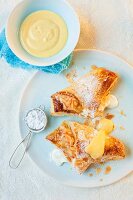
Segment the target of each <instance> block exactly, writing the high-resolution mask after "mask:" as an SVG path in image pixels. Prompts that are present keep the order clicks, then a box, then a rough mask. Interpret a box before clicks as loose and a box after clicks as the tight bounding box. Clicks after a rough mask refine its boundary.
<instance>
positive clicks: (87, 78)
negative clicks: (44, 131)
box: [51, 67, 118, 118]
mask: <svg viewBox="0 0 133 200" xmlns="http://www.w3.org/2000/svg"><path fill="white" fill-rule="evenodd" d="M117 80H118V75H117V74H116V73H114V72H112V71H110V70H107V69H105V68H98V67H95V68H92V69H91V71H90V72H89V73H88V74H86V75H84V76H82V77H81V78H79V79H78V80H77V81H75V82H73V83H72V84H71V86H70V87H68V88H66V89H64V90H62V91H59V92H56V93H55V94H53V95H52V96H51V114H52V115H54V116H62V115H70V114H71V115H79V116H83V117H91V118H94V117H96V116H100V115H101V114H102V113H103V111H104V109H105V104H106V102H105V101H106V98H107V96H108V94H109V93H110V91H111V89H112V88H113V87H114V85H115V84H116V82H117Z"/></svg>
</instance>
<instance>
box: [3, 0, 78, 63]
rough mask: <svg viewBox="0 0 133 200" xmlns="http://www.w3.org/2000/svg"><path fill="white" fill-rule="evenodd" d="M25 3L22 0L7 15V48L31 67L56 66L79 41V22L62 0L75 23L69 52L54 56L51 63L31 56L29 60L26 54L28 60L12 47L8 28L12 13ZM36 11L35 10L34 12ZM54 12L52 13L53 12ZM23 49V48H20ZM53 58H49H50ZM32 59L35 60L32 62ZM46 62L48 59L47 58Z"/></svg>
mask: <svg viewBox="0 0 133 200" xmlns="http://www.w3.org/2000/svg"><path fill="white" fill-rule="evenodd" d="M26 2H27V0H23V1H21V2H20V3H18V4H17V5H16V6H15V7H14V8H13V9H12V11H11V13H10V14H9V16H8V18H7V22H6V26H5V36H6V40H7V44H8V46H9V48H10V49H11V51H12V52H13V53H14V54H15V55H16V56H17V57H18V58H19V59H20V60H22V61H23V62H25V63H27V64H30V65H33V66H39V67H47V66H51V65H54V64H57V63H59V62H61V61H62V60H64V59H65V58H67V57H68V56H69V55H70V54H71V53H72V52H73V51H74V49H75V47H76V45H77V43H78V40H79V36H80V22H79V16H78V15H77V13H76V12H75V10H74V9H73V7H72V6H71V5H70V4H69V3H68V2H67V1H66V0H62V2H63V3H65V4H66V5H67V7H68V8H70V10H71V12H72V14H73V16H74V20H75V21H76V27H77V30H78V31H77V32H76V35H75V42H74V43H73V45H72V47H71V48H70V47H69V50H67V52H66V53H63V54H61V55H60V56H58V54H57V56H56V54H55V55H53V56H56V57H55V58H54V59H53V60H52V61H44V59H45V58H37V57H34V56H33V59H32V58H30V57H31V56H32V55H30V54H29V53H28V52H26V50H25V52H26V54H27V55H29V57H28V58H26V57H25V55H24V54H20V53H18V51H17V49H16V48H15V46H13V45H12V42H11V40H12V38H11V37H10V27H11V23H10V19H11V17H12V16H13V15H14V13H15V12H16V11H17V9H18V8H20V7H21V6H22V5H23V4H25V3H26ZM36 11H37V10H36ZM53 12H54V11H53ZM55 12H56V11H55ZM22 48H23V47H22ZM53 56H51V57H50V58H52V57H53ZM34 58H35V59H36V60H34ZM37 59H38V60H42V61H41V62H38V60H37ZM47 60H48V58H47Z"/></svg>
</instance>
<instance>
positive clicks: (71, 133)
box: [46, 121, 125, 174]
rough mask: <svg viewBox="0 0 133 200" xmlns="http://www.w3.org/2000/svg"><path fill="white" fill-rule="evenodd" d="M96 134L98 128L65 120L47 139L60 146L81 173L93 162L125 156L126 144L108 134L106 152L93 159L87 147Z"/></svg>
mask: <svg viewBox="0 0 133 200" xmlns="http://www.w3.org/2000/svg"><path fill="white" fill-rule="evenodd" d="M95 135H96V130H95V129H94V128H93V127H89V126H87V125H84V124H80V123H78V122H71V121H64V122H63V123H62V124H61V125H60V126H59V127H58V128H57V129H56V130H54V131H53V132H52V133H51V134H49V135H48V136H47V137H46V139H47V140H49V141H50V142H51V143H53V144H54V145H55V146H56V147H58V148H59V149H60V150H61V151H62V152H63V154H64V155H65V157H66V158H67V160H68V161H69V162H70V163H71V164H72V165H73V167H74V168H76V170H77V171H78V172H79V173H80V174H81V173H83V172H84V171H85V170H87V169H88V167H89V166H90V165H91V164H93V163H101V162H107V161H109V160H119V159H123V158H124V157H125V147H124V144H123V143H122V142H121V141H120V140H119V139H117V138H115V137H112V136H108V137H107V139H106V142H105V149H104V154H103V156H102V157H101V158H99V159H93V158H91V156H90V155H89V154H87V153H86V152H85V147H86V146H87V145H88V144H89V143H90V142H91V140H92V139H93V137H94V136H95Z"/></svg>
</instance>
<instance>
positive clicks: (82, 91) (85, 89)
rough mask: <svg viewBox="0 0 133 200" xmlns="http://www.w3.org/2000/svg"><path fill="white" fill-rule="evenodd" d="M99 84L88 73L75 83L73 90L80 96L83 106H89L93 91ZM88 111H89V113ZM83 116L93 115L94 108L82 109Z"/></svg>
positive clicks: (93, 96)
mask: <svg viewBox="0 0 133 200" xmlns="http://www.w3.org/2000/svg"><path fill="white" fill-rule="evenodd" d="M98 85H99V81H98V79H97V78H96V76H94V75H89V76H88V77H85V78H84V79H81V80H78V81H77V82H76V84H75V91H76V92H77V93H78V95H79V96H80V97H81V98H82V101H83V102H84V104H85V106H87V107H90V106H91V105H92V103H93V100H94V99H95V91H96V88H97V87H98ZM89 112H90V113H89ZM82 114H83V116H84V115H85V117H86V115H87V114H90V115H91V116H92V117H93V116H94V110H93V109H92V110H89V109H88V110H84V111H83V113H82Z"/></svg>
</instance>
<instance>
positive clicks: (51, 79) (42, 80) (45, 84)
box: [19, 50, 133, 187]
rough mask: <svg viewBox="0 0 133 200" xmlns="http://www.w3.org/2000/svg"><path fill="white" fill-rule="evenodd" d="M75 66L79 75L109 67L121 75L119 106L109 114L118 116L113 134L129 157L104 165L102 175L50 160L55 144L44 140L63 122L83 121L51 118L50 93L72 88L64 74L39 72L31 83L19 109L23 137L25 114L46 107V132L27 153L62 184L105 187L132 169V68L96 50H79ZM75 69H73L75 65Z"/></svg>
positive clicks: (115, 92) (116, 90) (115, 119)
mask: <svg viewBox="0 0 133 200" xmlns="http://www.w3.org/2000/svg"><path fill="white" fill-rule="evenodd" d="M73 65H74V66H75V68H76V70H77V73H78V74H79V75H81V74H85V73H86V72H88V71H89V70H90V66H91V65H97V66H103V67H106V68H107V69H110V70H113V71H115V72H117V73H118V74H119V75H120V81H119V83H118V86H117V88H116V89H115V91H113V93H114V94H115V95H116V96H117V98H118V100H119V107H118V108H116V109H114V110H109V111H108V112H111V113H113V114H115V118H114V123H115V124H116V130H115V131H114V135H115V136H116V137H118V138H120V139H121V140H122V141H123V142H124V143H125V145H126V146H127V156H126V158H125V159H124V160H120V161H112V162H109V163H106V164H105V165H103V166H101V168H102V172H101V173H100V174H99V175H96V172H95V169H94V168H91V169H89V170H88V171H87V172H86V173H84V174H83V175H78V174H77V173H76V172H75V170H72V169H71V166H70V165H69V164H64V165H63V166H62V167H58V166H56V165H55V163H54V162H53V161H51V159H50V152H51V151H52V150H53V149H54V145H52V144H50V143H49V142H47V141H45V140H44V137H45V136H46V135H47V134H48V133H50V132H51V131H53V130H54V129H55V128H56V127H58V126H59V125H60V123H61V122H62V121H63V120H64V119H67V120H78V121H81V119H78V118H75V117H51V116H50V113H49V109H50V96H51V94H53V93H55V92H56V91H58V90H60V89H62V88H64V87H67V86H68V85H69V84H68V83H67V81H66V79H65V78H64V75H63V74H60V75H53V74H47V73H40V72H38V73H36V74H35V76H34V77H33V78H32V79H31V80H30V82H29V83H28V85H27V86H26V88H25V90H24V93H23V95H22V99H21V103H20V108H19V126H20V134H21V136H22V137H24V136H25V134H26V133H27V128H26V126H25V124H24V121H23V119H24V116H25V114H26V112H27V111H28V110H30V109H32V108H35V107H37V106H39V105H41V104H45V106H46V113H47V116H48V125H47V128H46V130H45V131H44V132H42V133H40V134H37V135H35V136H34V137H33V138H32V144H31V147H30V149H29V152H28V153H29V156H30V157H31V159H32V160H33V161H34V162H35V163H36V164H37V165H38V166H39V168H41V169H42V170H43V171H44V172H45V173H46V174H48V175H50V176H51V177H53V178H54V179H56V180H57V181H60V182H61V183H63V184H66V185H71V186H76V187H97V186H105V185H108V184H111V183H114V182H116V181H118V180H120V179H121V178H123V177H124V176H126V175H127V174H128V173H130V172H131V171H132V170H133V131H132V123H133V122H132V116H133V105H132V103H133V68H132V67H131V66H130V65H129V64H127V63H126V62H125V61H123V60H122V59H120V58H118V57H116V56H113V55H111V54H108V53H104V52H101V51H97V50H84V51H76V52H75V53H74V57H73ZM84 67H86V69H85V68H84ZM72 68H74V67H73V66H72ZM72 68H71V69H72ZM67 72H68V71H67ZM120 110H123V111H124V112H125V113H126V117H125V116H122V115H121V114H120ZM120 126H123V127H124V128H125V130H121V129H120ZM106 166H111V168H112V170H111V172H110V173H109V174H108V175H105V174H104V171H105V168H106ZM89 173H93V176H92V177H90V176H89V175H88V174H89ZM101 179H102V180H101Z"/></svg>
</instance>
